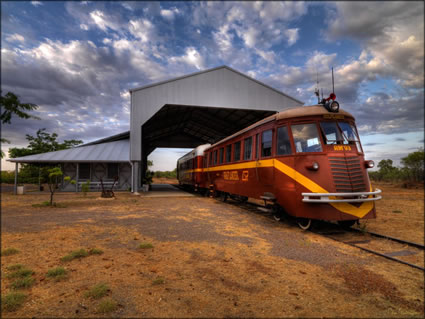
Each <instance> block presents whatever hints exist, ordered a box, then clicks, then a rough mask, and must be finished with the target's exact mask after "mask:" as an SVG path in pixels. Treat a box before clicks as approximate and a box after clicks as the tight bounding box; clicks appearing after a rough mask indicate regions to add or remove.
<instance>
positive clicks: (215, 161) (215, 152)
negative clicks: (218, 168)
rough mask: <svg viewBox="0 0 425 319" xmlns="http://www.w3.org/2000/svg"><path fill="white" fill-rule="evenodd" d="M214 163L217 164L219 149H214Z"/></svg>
mask: <svg viewBox="0 0 425 319" xmlns="http://www.w3.org/2000/svg"><path fill="white" fill-rule="evenodd" d="M214 165H217V150H215V151H214Z"/></svg>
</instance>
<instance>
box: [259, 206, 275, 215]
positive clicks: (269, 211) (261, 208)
mask: <svg viewBox="0 0 425 319" xmlns="http://www.w3.org/2000/svg"><path fill="white" fill-rule="evenodd" d="M257 209H258V210H261V211H262V212H263V213H270V214H271V213H272V212H273V210H272V209H270V208H267V207H257Z"/></svg>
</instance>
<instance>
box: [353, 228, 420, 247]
mask: <svg viewBox="0 0 425 319" xmlns="http://www.w3.org/2000/svg"><path fill="white" fill-rule="evenodd" d="M350 231H355V232H359V233H363V231H361V230H360V229H357V228H352V227H351V228H350ZM364 233H365V234H369V235H371V236H374V237H379V238H385V239H389V240H392V241H396V242H398V243H401V244H406V245H409V246H413V247H416V248H419V249H422V250H425V246H424V245H421V244H418V243H414V242H411V241H407V240H403V239H399V238H395V237H391V236H388V235H382V234H378V233H374V232H371V231H365V232H364Z"/></svg>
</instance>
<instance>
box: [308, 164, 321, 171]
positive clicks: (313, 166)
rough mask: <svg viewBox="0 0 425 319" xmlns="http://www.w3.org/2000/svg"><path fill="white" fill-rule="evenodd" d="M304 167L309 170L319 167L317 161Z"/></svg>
mask: <svg viewBox="0 0 425 319" xmlns="http://www.w3.org/2000/svg"><path fill="white" fill-rule="evenodd" d="M306 168H307V169H309V170H310V171H317V170H318V169H319V163H317V162H313V163H311V164H308V165H306Z"/></svg>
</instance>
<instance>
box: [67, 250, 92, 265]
mask: <svg viewBox="0 0 425 319" xmlns="http://www.w3.org/2000/svg"><path fill="white" fill-rule="evenodd" d="M88 255H89V253H88V252H87V251H86V250H85V249H80V250H74V251H73V252H71V253H70V254H68V255H66V256H63V257H62V258H61V261H65V262H66V261H71V260H74V259H77V258H83V257H87V256H88Z"/></svg>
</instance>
